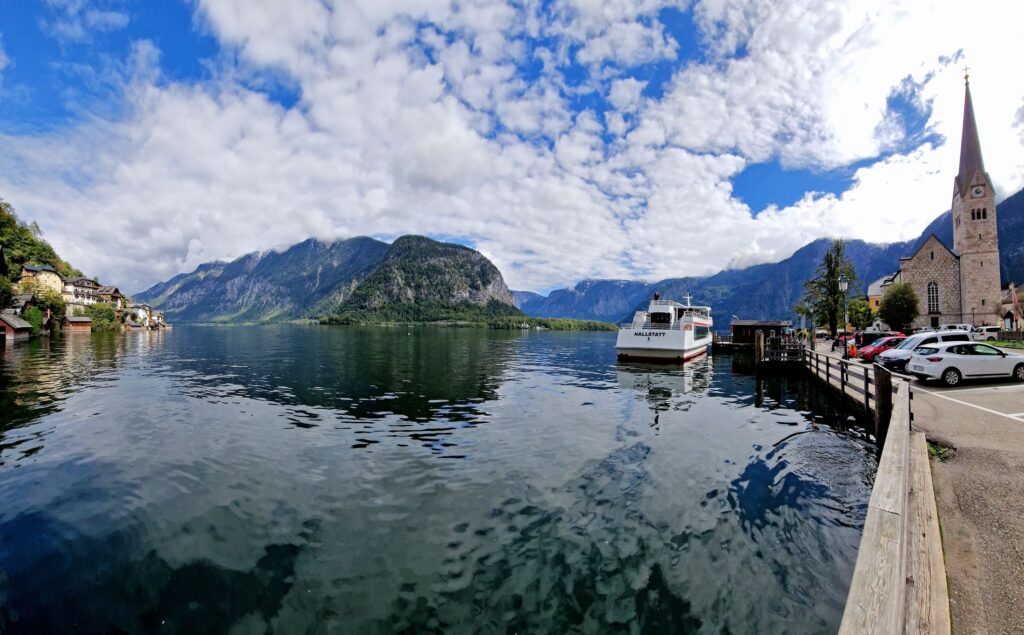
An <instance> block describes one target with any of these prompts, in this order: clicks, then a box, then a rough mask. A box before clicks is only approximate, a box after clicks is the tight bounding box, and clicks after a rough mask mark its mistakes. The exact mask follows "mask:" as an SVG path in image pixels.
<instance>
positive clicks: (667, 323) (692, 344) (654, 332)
mask: <svg viewBox="0 0 1024 635" xmlns="http://www.w3.org/2000/svg"><path fill="white" fill-rule="evenodd" d="M685 300H686V304H682V303H679V302H674V301H672V300H662V299H661V298H660V297H659V296H658V294H657V293H656V294H654V299H653V300H651V303H650V305H649V306H648V307H647V310H646V311H637V312H636V314H635V315H634V316H633V321H632V322H630V323H628V324H622V325H619V333H618V337H617V338H616V340H615V354H616V356H617V357H618V358H619V359H622V360H647V361H664V362H685V361H686V360H688V359H693V358H695V357H697V356H699V355H703V354H705V353H707V350H708V345H709V344H711V327H712V326H713V324H714V322H713V321H712V319H711V307H709V306H703V305H695V304H690V296H685Z"/></svg>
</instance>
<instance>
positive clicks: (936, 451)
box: [928, 441, 956, 462]
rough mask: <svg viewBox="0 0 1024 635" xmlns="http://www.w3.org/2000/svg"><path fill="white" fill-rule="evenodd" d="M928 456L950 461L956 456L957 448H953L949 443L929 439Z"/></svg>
mask: <svg viewBox="0 0 1024 635" xmlns="http://www.w3.org/2000/svg"><path fill="white" fill-rule="evenodd" d="M928 456H930V457H932V458H935V459H938V460H939V461H943V462H944V461H948V460H949V459H951V458H953V457H954V456H956V448H951V447H949V446H948V445H942V444H941V443H937V442H935V441H929V442H928Z"/></svg>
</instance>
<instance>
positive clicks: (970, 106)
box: [956, 75, 985, 196]
mask: <svg viewBox="0 0 1024 635" xmlns="http://www.w3.org/2000/svg"><path fill="white" fill-rule="evenodd" d="M978 170H981V171H982V172H984V171H985V164H984V163H983V162H982V160H981V143H980V142H979V141H978V124H977V123H975V121H974V103H973V102H972V101H971V82H970V79H969V77H968V76H967V75H964V128H963V136H962V137H961V138H960V173H959V174H958V175H957V177H956V183H957V187H959V188H960V196H963V195H964V192H966V191H967V187H968V186H969V185H970V184H971V179H973V178H974V175H975V173H976V172H977V171H978Z"/></svg>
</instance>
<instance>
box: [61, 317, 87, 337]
mask: <svg viewBox="0 0 1024 635" xmlns="http://www.w3.org/2000/svg"><path fill="white" fill-rule="evenodd" d="M65 322H66V323H67V329H68V333H92V318H91V317H86V316H84V315H74V316H71V317H69V318H66V319H65Z"/></svg>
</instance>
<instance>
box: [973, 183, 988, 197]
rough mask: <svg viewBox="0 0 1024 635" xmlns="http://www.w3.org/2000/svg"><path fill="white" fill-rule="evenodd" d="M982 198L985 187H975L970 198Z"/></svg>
mask: <svg viewBox="0 0 1024 635" xmlns="http://www.w3.org/2000/svg"><path fill="white" fill-rule="evenodd" d="M982 196H985V186H984V185H975V186H974V187H973V188H972V189H971V198H981V197H982Z"/></svg>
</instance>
